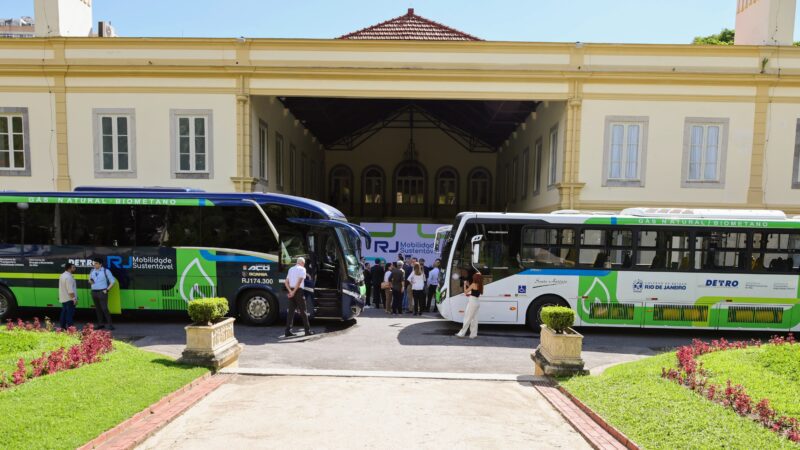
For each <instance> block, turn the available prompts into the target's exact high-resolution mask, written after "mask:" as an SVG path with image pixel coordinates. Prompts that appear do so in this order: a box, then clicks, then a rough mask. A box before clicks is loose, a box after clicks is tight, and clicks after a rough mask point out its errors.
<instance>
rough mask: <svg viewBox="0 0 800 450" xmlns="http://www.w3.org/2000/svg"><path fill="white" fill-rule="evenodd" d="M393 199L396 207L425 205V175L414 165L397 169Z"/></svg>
mask: <svg viewBox="0 0 800 450" xmlns="http://www.w3.org/2000/svg"><path fill="white" fill-rule="evenodd" d="M395 197H396V202H397V204H398V205H424V204H425V173H424V172H423V170H422V168H421V167H419V166H418V165H416V164H405V165H403V166H401V167H399V168H398V169H397V176H396V183H395Z"/></svg>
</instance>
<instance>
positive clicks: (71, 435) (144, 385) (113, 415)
mask: <svg viewBox="0 0 800 450" xmlns="http://www.w3.org/2000/svg"><path fill="white" fill-rule="evenodd" d="M37 334H44V333H37ZM51 336H52V335H48V337H47V339H48V340H49V338H50V337H51ZM23 348H25V347H24V346H23ZM36 356H39V355H36ZM103 358H104V361H102V362H100V363H96V364H91V365H88V366H83V367H80V368H78V369H73V370H68V371H65V372H59V373H56V374H53V375H47V376H44V377H41V378H35V379H33V380H29V381H28V382H26V383H25V384H22V385H20V386H17V387H13V388H10V389H7V390H4V391H0V417H2V420H0V447H2V448H4V449H6V448H19V449H29V448H48V449H49V448H64V449H66V448H75V447H78V446H80V445H83V444H85V443H86V442H88V441H89V440H91V439H93V438H95V437H96V436H98V435H99V434H100V433H102V432H103V431H106V430H108V429H110V428H112V427H114V426H115V425H117V424H119V423H120V422H122V421H124V420H125V419H127V418H128V417H130V416H132V415H133V414H135V413H137V412H139V411H141V410H143V409H144V408H145V407H147V406H148V405H150V404H152V403H154V402H156V401H158V400H159V399H161V398H162V397H163V396H165V395H166V394H168V393H170V392H172V391H174V390H176V389H178V388H180V387H181V386H183V385H185V384H187V383H188V382H190V381H191V380H193V379H195V378H197V377H199V376H201V375H203V374H205V373H206V372H207V369H204V368H195V367H187V366H182V365H179V364H176V363H175V362H174V361H173V360H171V359H169V358H167V357H164V356H161V355H157V354H155V353H150V352H146V351H143V350H139V349H137V348H135V347H133V346H131V345H128V344H125V343H122V342H116V341H115V342H114V351H113V352H111V353H109V354H108V355H106V356H104V357H103Z"/></svg>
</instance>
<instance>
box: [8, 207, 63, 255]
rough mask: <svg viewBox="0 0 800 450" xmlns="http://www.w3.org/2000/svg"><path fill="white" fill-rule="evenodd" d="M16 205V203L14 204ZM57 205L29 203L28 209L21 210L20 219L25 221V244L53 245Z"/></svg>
mask: <svg viewBox="0 0 800 450" xmlns="http://www.w3.org/2000/svg"><path fill="white" fill-rule="evenodd" d="M14 206H16V204H14ZM55 209H56V205H51V204H42V203H29V204H28V209H27V210H23V211H21V213H22V214H21V217H20V219H22V220H24V223H25V244H26V245H27V244H32V245H53V244H54V243H55V242H54V240H53V236H54V232H55V229H56V228H57V227H56V222H55Z"/></svg>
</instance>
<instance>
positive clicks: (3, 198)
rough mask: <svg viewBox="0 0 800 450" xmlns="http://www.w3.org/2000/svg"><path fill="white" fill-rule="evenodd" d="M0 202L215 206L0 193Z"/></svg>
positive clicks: (194, 202) (194, 200)
mask: <svg viewBox="0 0 800 450" xmlns="http://www.w3.org/2000/svg"><path fill="white" fill-rule="evenodd" d="M0 203H51V204H63V205H123V206H124V205H145V206H214V203H213V202H212V201H211V200H207V199H204V198H125V197H116V198H104V197H37V196H29V197H25V196H19V195H0Z"/></svg>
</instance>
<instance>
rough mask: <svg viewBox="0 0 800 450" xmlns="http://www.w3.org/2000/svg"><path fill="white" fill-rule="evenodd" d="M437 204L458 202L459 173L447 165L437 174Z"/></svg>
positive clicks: (448, 204) (451, 204) (449, 204)
mask: <svg viewBox="0 0 800 450" xmlns="http://www.w3.org/2000/svg"><path fill="white" fill-rule="evenodd" d="M436 204H437V205H441V206H454V205H457V204H458V175H457V174H456V171H455V169H453V168H450V167H445V168H442V169H440V170H439V173H438V174H437V175H436Z"/></svg>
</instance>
